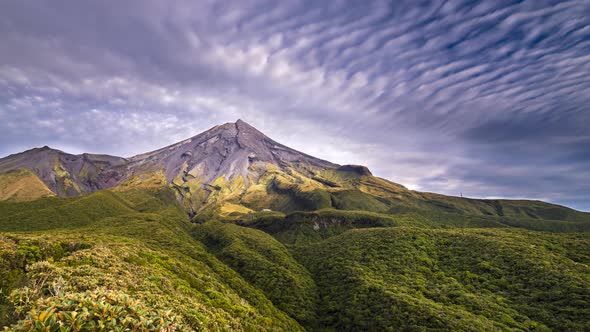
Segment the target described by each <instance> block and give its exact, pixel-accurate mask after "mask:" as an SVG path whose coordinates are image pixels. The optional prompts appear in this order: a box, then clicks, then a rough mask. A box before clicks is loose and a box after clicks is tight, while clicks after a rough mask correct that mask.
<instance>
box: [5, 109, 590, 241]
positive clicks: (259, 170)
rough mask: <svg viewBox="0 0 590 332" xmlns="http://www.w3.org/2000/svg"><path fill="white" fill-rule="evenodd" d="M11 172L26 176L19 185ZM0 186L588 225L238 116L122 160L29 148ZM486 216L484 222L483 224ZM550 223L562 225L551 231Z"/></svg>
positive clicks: (220, 208) (251, 206)
mask: <svg viewBox="0 0 590 332" xmlns="http://www.w3.org/2000/svg"><path fill="white" fill-rule="evenodd" d="M11 171H13V172H14V171H19V172H23V171H28V172H29V173H27V174H28V176H27V177H26V179H25V178H23V177H22V176H20V177H15V176H14V173H10V172H11ZM31 173H32V174H31ZM33 174H34V175H36V177H37V178H38V179H35V176H34V175H33ZM38 180H40V181H38ZM0 181H3V182H4V183H5V185H3V187H4V188H9V187H10V188H11V189H10V190H7V189H5V190H4V192H0V193H1V195H2V196H0V198H1V199H9V200H26V199H35V198H38V197H43V196H50V195H52V194H55V195H57V196H60V197H64V196H75V195H79V194H88V193H91V192H94V191H97V190H102V189H107V188H113V189H114V190H124V189H125V188H138V187H142V188H157V187H160V186H169V187H170V188H172V189H173V191H174V192H175V195H176V197H177V199H178V201H179V202H181V204H182V205H183V207H184V208H185V209H186V211H187V212H188V214H189V215H190V216H191V217H193V218H194V219H195V220H196V221H198V220H206V219H210V218H211V217H212V216H221V217H224V218H230V219H232V218H233V219H240V218H243V216H245V215H249V214H251V213H253V212H259V211H262V210H264V211H268V210H272V211H279V212H285V213H290V212H294V211H315V210H319V209H336V210H362V211H370V212H376V213H385V214H391V213H410V212H413V213H420V214H425V213H426V214H429V215H432V214H433V213H434V214H437V216H438V218H439V219H441V218H442V219H444V218H445V216H448V215H451V216H452V215H457V214H459V215H467V216H471V217H473V216H476V217H480V220H479V222H489V223H497V222H500V223H502V224H505V225H509V226H520V225H522V224H523V223H524V224H527V223H529V220H530V219H536V220H539V222H537V223H536V224H535V225H533V226H529V227H536V228H538V229H546V228H555V227H561V228H562V229H564V230H567V229H579V228H584V229H585V227H587V226H586V225H587V224H586V221H588V220H589V219H590V217H589V216H590V214H587V213H583V212H578V211H575V210H572V209H569V208H566V207H562V206H558V205H553V204H549V203H544V202H538V201H517V200H481V199H468V198H462V197H452V196H444V195H439V194H434V193H423V192H417V191H412V190H408V189H407V188H406V187H404V186H402V185H400V184H396V183H393V182H390V181H387V180H384V179H381V178H378V177H374V176H373V175H372V173H371V172H370V171H369V169H368V168H366V167H364V166H358V165H344V166H341V165H337V164H334V163H331V162H328V161H325V160H321V159H318V158H314V157H312V156H309V155H306V154H304V153H302V152H299V151H296V150H293V149H291V148H289V147H286V146H284V145H282V144H280V143H277V142H276V141H274V140H272V139H270V138H269V137H267V136H265V135H264V134H263V133H261V132H260V131H258V130H257V129H255V128H254V127H252V126H250V125H249V124H247V123H246V122H244V121H242V120H238V121H236V122H235V123H226V124H223V125H219V126H215V127H213V128H211V129H209V130H207V131H205V132H203V133H201V134H199V135H196V136H193V137H191V138H189V139H186V140H184V141H182V142H179V143H176V144H172V145H170V146H167V147H164V148H161V149H159V150H156V151H152V152H148V153H144V154H140V155H137V156H134V157H131V158H128V159H126V158H121V157H115V156H109V155H95V154H81V155H71V154H67V153H65V152H62V151H58V150H54V149H50V148H48V147H43V148H36V149H32V150H28V151H25V152H22V153H19V154H15V155H11V156H8V157H6V158H3V159H0ZM18 182H23V183H29V182H35V183H36V185H35V186H30V185H26V186H25V185H19V184H18ZM41 182H42V183H44V184H45V186H43V185H42V183H41ZM19 188H27V191H28V193H26V194H24V193H20V191H19V190H20V189H19ZM22 190H24V189H22ZM488 217H492V219H490V220H489V221H486V220H487V219H486V218H488ZM498 218H500V219H498ZM482 220H483V221H482ZM556 221H560V222H562V223H560V224H559V225H558V226H556V225H555V224H556Z"/></svg>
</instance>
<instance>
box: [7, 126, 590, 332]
mask: <svg viewBox="0 0 590 332" xmlns="http://www.w3.org/2000/svg"><path fill="white" fill-rule="evenodd" d="M589 231H590V214H588V213H584V212H580V211H575V210H572V209H569V208H567V207H563V206H558V205H554V204H549V203H545V202H539V201H526V200H481V199H469V198H463V197H452V196H445V195H440V194H435V193H425V192H418V191H412V190H409V189H407V188H406V187H404V186H402V185H400V184H396V183H393V182H391V181H388V180H385V179H381V178H378V177H375V176H373V174H372V173H371V171H370V170H369V169H368V168H366V167H364V166H359V165H337V164H333V163H330V162H328V161H324V160H321V159H317V158H314V157H311V156H309V155H306V154H304V153H301V152H298V151H295V150H293V149H290V148H288V147H286V146H283V145H281V144H279V143H277V142H275V141H273V140H272V139H270V138H268V137H266V136H265V135H264V134H262V133H261V132H259V131H258V130H256V129H255V128H253V127H252V126H250V125H248V124H246V123H245V122H243V121H237V122H236V123H227V124H223V125H220V126H216V127H214V128H212V129H210V130H208V131H206V132H204V133H202V134H199V135H197V136H194V137H191V138H189V139H187V140H184V141H182V142H179V143H176V144H173V145H170V146H168V147H164V148H162V149H159V150H156V151H153V152H149V153H145V154H141V155H138V156H134V157H131V158H121V157H115V156H108V155H93V154H81V155H71V154H67V153H65V152H62V151H58V150H54V149H50V148H48V147H43V148H38V149H32V150H28V151H25V152H23V153H19V154H15V155H11V156H8V157H6V158H3V159H0V290H1V291H0V327H1V326H6V329H7V330H14V331H29V330H48V331H57V330H59V331H91V330H98V329H103V330H124V329H128V330H142V331H143V330H149V331H153V330H161V331H162V330H163V331H193V330H196V331H397V330H403V331H423V330H436V331H514V330H518V331H552V330H568V331H587V330H590V321H589V320H588V317H590V237H589V236H588V234H589V233H588V232H589Z"/></svg>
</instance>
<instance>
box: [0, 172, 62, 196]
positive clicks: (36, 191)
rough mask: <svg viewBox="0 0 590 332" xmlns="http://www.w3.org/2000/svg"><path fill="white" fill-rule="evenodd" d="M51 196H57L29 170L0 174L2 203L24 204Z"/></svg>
mask: <svg viewBox="0 0 590 332" xmlns="http://www.w3.org/2000/svg"><path fill="white" fill-rule="evenodd" d="M50 196H55V194H54V193H53V192H52V191H51V190H50V189H49V188H47V186H46V185H45V183H43V181H41V180H40V179H39V178H38V177H37V176H36V175H35V174H33V173H32V172H30V171H28V170H22V169H21V170H14V171H10V172H6V173H2V174H0V201H10V202H23V201H32V200H36V199H38V198H41V197H50Z"/></svg>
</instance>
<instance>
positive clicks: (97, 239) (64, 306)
mask: <svg viewBox="0 0 590 332" xmlns="http://www.w3.org/2000/svg"><path fill="white" fill-rule="evenodd" d="M96 194H98V195H96ZM93 197H94V198H96V200H95V199H91V198H93ZM105 197H106V198H105ZM111 198H113V199H114V200H119V203H120V204H119V205H116V207H117V208H108V209H106V208H105V209H101V208H96V207H95V206H96V204H99V203H97V202H100V204H103V203H104V201H106V202H111ZM100 204H99V206H102V205H100ZM52 205H55V206H53V207H51V206H52ZM32 206H34V207H39V208H41V207H43V208H44V209H46V210H47V211H55V210H58V209H59V211H64V213H71V214H72V216H73V214H74V213H75V211H78V214H79V215H80V216H85V217H83V218H80V219H78V220H77V221H75V222H73V223H72V225H69V224H68V223H67V222H66V219H63V220H64V222H61V221H58V222H54V221H53V220H52V218H44V219H42V220H39V221H36V222H34V223H32V221H33V219H34V215H33V212H34V211H37V213H39V211H40V210H41V209H31V207H32ZM105 206H107V207H112V206H111V205H109V204H106V205H105ZM127 209H128V210H129V211H131V212H129V211H127ZM89 210H92V211H93V214H90V215H89V214H87V212H88V211H89ZM0 214H1V215H2V216H3V218H6V220H12V221H13V222H12V223H8V222H4V223H3V224H2V226H1V227H2V228H1V229H2V230H5V229H7V228H9V229H10V231H11V232H12V233H4V235H3V236H2V237H1V238H0V240H1V241H0V257H2V264H0V266H1V268H0V269H1V270H0V276H1V277H2V278H0V288H1V289H2V291H3V292H2V296H1V298H0V308H1V310H0V313H1V317H0V325H10V324H17V325H14V326H13V328H14V329H17V328H18V327H19V326H28V325H27V324H31V323H32V322H35V324H37V323H36V321H37V320H43V322H42V323H43V324H50V323H51V324H53V323H52V322H51V321H48V320H45V318H46V317H43V318H39V317H38V314H39V313H40V312H42V311H43V312H45V311H47V310H49V312H51V311H52V310H53V309H55V310H54V311H53V313H52V314H51V315H50V316H51V317H53V318H49V319H50V320H51V319H54V320H55V321H56V322H58V324H59V322H62V323H63V324H73V323H72V322H71V321H70V320H69V319H70V318H68V317H66V315H65V314H64V315H62V316H60V315H58V313H60V312H70V313H71V312H72V311H75V310H73V309H72V307H71V304H69V302H70V301H72V299H80V300H83V301H82V302H83V303H84V304H83V305H82V306H81V307H79V308H78V309H79V310H83V311H84V310H85V309H84V308H87V309H88V310H98V309H96V308H98V307H97V306H99V305H103V304H104V305H107V304H109V305H110V306H114V307H116V308H113V309H112V310H114V311H113V312H117V313H119V314H120V316H118V317H117V318H116V319H117V320H118V321H120V322H122V321H123V320H125V319H126V317H131V318H133V319H131V318H130V324H132V322H135V321H136V320H140V321H144V320H145V321H146V322H148V323H149V322H151V323H150V324H155V323H158V322H157V321H156V319H155V318H157V317H163V318H164V319H165V321H166V323H165V324H168V325H170V324H171V323H173V322H178V324H181V325H176V327H177V329H180V327H181V326H182V327H183V329H194V330H249V331H261V330H262V331H264V330H267V331H270V330H287V331H297V330H302V327H301V326H300V325H299V324H298V323H297V322H296V321H295V320H294V319H293V318H291V317H289V316H288V315H287V314H285V313H284V312H283V311H281V310H280V309H277V307H276V306H275V305H274V304H273V303H272V302H271V301H270V300H269V299H268V298H267V296H266V295H265V294H264V292H263V291H262V290H260V289H258V288H257V287H255V286H253V285H251V284H250V283H248V282H247V281H246V280H245V279H244V278H243V277H242V276H240V274H238V273H237V272H236V271H234V270H233V269H231V268H230V267H228V265H226V264H224V263H223V262H221V261H220V260H219V259H217V258H216V257H215V256H214V255H213V254H211V253H209V252H208V250H207V247H206V246H205V245H203V244H202V243H201V242H199V241H197V240H195V239H194V238H193V237H192V235H191V230H192V227H193V225H191V224H190V223H189V221H188V218H187V216H186V214H185V213H184V210H183V209H182V208H181V207H180V206H179V205H178V204H177V203H176V199H175V197H174V194H173V193H172V192H171V191H169V190H168V189H161V190H155V191H154V190H131V191H126V192H116V193H115V192H108V191H102V192H98V193H95V194H91V195H88V196H80V197H75V198H67V199H45V200H41V201H36V202H32V203H14V204H9V203H4V204H2V205H0ZM58 215H59V213H57V212H56V213H55V216H58ZM11 218H12V219H11ZM3 220H4V219H3ZM72 220H76V218H74V217H72ZM33 226H34V227H37V228H38V229H41V230H44V231H35V232H26V233H23V231H29V230H31V228H32V227H33ZM263 235H264V234H263ZM40 280H41V282H40ZM56 287H57V288H59V290H56ZM97 288H103V289H104V290H105V292H106V290H108V291H112V292H114V293H112V295H113V296H110V295H105V294H104V293H99V294H95V293H94V290H95V289H97ZM104 296H107V297H108V300H105V299H103V297H104ZM93 297H96V298H93ZM122 297H123V298H125V297H126V298H128V299H129V301H131V302H129V303H127V302H125V301H124V299H122ZM23 299H26V300H23ZM105 301H106V302H105ZM126 303H127V304H126ZM136 303H139V304H141V308H139V309H137V308H136V306H135V304H136ZM78 309H76V310H78ZM136 309H137V310H139V316H138V315H137V313H138V312H136V311H135V310H136ZM109 310H110V309H109ZM134 312H136V313H134ZM166 317H174V320H173V321H169V320H167V318H166ZM89 319H90V318H89ZM82 322H83V323H84V324H87V323H88V324H93V323H91V322H90V320H88V319H84V320H82ZM154 322H155V323H154ZM94 324H100V322H99V321H94ZM133 324H134V323H133ZM146 324H147V323H146Z"/></svg>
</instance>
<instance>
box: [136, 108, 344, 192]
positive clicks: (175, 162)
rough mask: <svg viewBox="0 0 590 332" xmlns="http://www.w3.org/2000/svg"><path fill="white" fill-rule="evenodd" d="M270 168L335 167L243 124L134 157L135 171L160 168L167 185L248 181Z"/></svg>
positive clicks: (213, 130) (231, 124)
mask: <svg viewBox="0 0 590 332" xmlns="http://www.w3.org/2000/svg"><path fill="white" fill-rule="evenodd" d="M267 164H272V165H274V166H277V167H279V168H281V169H282V168H285V167H294V168H297V169H306V168H309V169H314V168H319V169H332V168H336V167H338V165H335V164H332V163H330V162H327V161H324V160H321V159H317V158H314V157H311V156H308V155H306V154H303V153H301V152H298V151H295V150H293V149H291V148H288V147H286V146H284V145H281V144H279V143H277V142H275V141H273V140H272V139H270V138H268V137H267V136H265V135H264V134H262V133H261V132H260V131H258V130H257V129H255V128H254V127H252V126H250V125H249V124H247V123H246V122H244V121H242V120H238V121H237V122H235V123H226V124H223V125H220V126H216V127H213V128H211V129H210V130H208V131H206V132H204V133H202V134H199V135H197V136H194V137H191V138H189V139H187V140H185V141H183V142H180V143H176V144H173V145H170V146H168V147H165V148H162V149H159V150H156V151H153V152H149V153H146V154H141V155H138V156H135V157H133V158H131V159H130V160H129V167H130V168H131V169H134V170H141V169H156V168H158V167H163V169H164V172H165V174H166V178H167V180H168V182H172V181H173V180H174V179H175V178H176V177H178V176H179V175H180V176H181V177H182V176H187V177H198V178H200V179H201V180H202V181H203V182H204V183H208V182H211V181H214V180H215V179H217V178H219V177H221V176H224V177H225V180H228V181H229V180H232V179H234V178H236V177H238V176H241V177H242V178H244V179H246V180H248V179H249V178H251V177H252V176H256V175H257V172H255V171H254V170H255V169H256V168H258V167H262V168H265V167H267Z"/></svg>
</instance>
